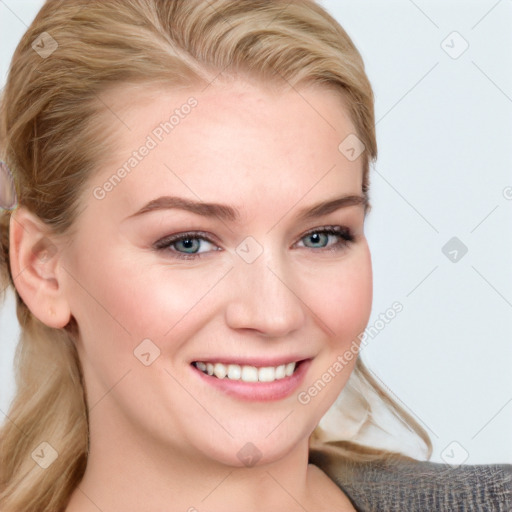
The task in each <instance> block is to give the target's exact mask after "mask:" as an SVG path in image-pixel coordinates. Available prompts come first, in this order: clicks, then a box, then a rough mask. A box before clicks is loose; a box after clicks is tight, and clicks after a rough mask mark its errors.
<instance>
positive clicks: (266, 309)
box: [225, 252, 307, 337]
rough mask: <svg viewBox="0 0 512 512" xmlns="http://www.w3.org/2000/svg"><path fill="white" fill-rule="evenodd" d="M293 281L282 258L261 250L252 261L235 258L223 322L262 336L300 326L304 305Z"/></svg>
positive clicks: (294, 279) (305, 309)
mask: <svg viewBox="0 0 512 512" xmlns="http://www.w3.org/2000/svg"><path fill="white" fill-rule="evenodd" d="M294 281H295V286H294ZM297 284H298V283H297V279H296V278H295V277H294V276H293V272H292V270H291V268H290V267H289V265H286V262H285V261H284V258H279V257H278V256H277V257H272V256H271V255H269V254H268V253H267V252H264V253H263V254H262V255H261V256H260V257H259V258H258V259H257V260H256V261H254V262H252V263H246V262H245V261H241V260H238V261H237V262H236V264H235V268H234V269H233V270H232V271H231V280H230V283H229V285H228V286H229V291H228V293H229V301H228V305H227V308H226V313H225V315H226V323H227V325H228V326H229V327H231V328H232V329H250V330H254V331H257V332H258V334H261V335H262V336H266V337H284V336H286V335H289V334H290V333H292V332H293V331H296V330H298V329H300V328H301V327H302V326H303V325H304V324H305V321H306V312H307V306H306V305H305V303H304V302H303V301H302V300H301V297H300V293H299V292H298V290H297V289H298V288H299V287H298V285H297Z"/></svg>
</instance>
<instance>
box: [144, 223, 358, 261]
mask: <svg viewBox="0 0 512 512" xmlns="http://www.w3.org/2000/svg"><path fill="white" fill-rule="evenodd" d="M318 233H320V234H326V235H335V236H338V237H339V238H340V240H339V241H338V242H337V243H335V244H334V245H331V246H330V247H320V248H318V249H315V248H313V247H305V249H310V250H312V251H317V250H320V251H322V252H324V251H328V252H335V251H340V250H343V249H345V248H346V247H347V246H349V245H350V244H351V243H352V242H353V241H354V236H353V235H352V232H351V231H350V229H349V228H347V227H345V226H325V227H322V228H315V229H314V230H311V231H308V232H307V233H305V234H304V235H302V237H301V238H300V240H302V239H304V238H306V237H308V236H311V235H313V234H318ZM183 240H204V241H205V242H209V243H211V244H215V242H214V241H213V240H212V239H211V238H209V237H208V235H207V234H206V233H204V232H203V231H191V232H188V233H181V234H179V235H171V236H167V237H165V238H162V239H161V240H158V241H157V242H155V244H154V245H153V247H154V248H155V249H156V250H157V251H161V252H163V251H168V249H169V246H171V245H172V244H176V243H178V242H181V241H183ZM169 252H172V253H173V257H175V258H178V259H183V260H195V259H198V258H201V257H203V256H204V255H206V254H209V253H210V252H212V251H207V252H204V253H195V254H193V253H191V254H186V253H180V252H178V251H169Z"/></svg>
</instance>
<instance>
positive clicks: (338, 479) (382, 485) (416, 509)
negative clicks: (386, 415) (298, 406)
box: [309, 442, 512, 512]
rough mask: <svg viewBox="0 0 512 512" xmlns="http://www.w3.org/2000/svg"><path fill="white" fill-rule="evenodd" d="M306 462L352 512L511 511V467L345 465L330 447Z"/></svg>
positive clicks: (419, 463) (399, 462)
mask: <svg viewBox="0 0 512 512" xmlns="http://www.w3.org/2000/svg"><path fill="white" fill-rule="evenodd" d="M309 462H310V463H312V464H314V465H315V466H318V467H319V468H320V469H321V470H322V471H324V473H326V474H327V475H328V476H329V477H330V478H331V479H332V480H333V481H334V482H335V483H336V484H337V485H338V486H339V487H340V488H341V490H342V491H343V492H344V493H345V494H346V495H347V496H348V498H349V499H350V501H351V502H352V505H353V506H354V508H355V509H356V510H357V511H358V512H392V511H393V512H397V511H406V512H430V511H435V512H512V464H488V465H462V466H458V467H455V466H450V465H448V464H442V463H435V462H425V461H416V460H413V459H409V458H408V457H404V458H403V460H398V459H396V460H387V461H371V462H351V461H347V460H346V458H344V457H343V456H341V455H340V450H339V449H337V448H336V443H335V442H333V443H325V444H323V445H315V446H314V447H312V448H311V449H310V452H309Z"/></svg>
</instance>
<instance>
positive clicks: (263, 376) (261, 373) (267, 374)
mask: <svg viewBox="0 0 512 512" xmlns="http://www.w3.org/2000/svg"><path fill="white" fill-rule="evenodd" d="M258 380H259V381H260V382H274V381H275V380H276V370H275V368H274V367H272V366H267V367H265V368H260V369H259V370H258Z"/></svg>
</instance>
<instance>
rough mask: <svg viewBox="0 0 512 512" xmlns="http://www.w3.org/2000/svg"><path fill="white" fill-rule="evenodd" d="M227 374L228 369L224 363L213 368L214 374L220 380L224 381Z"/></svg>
mask: <svg viewBox="0 0 512 512" xmlns="http://www.w3.org/2000/svg"><path fill="white" fill-rule="evenodd" d="M227 373H228V372H227V371H226V367H225V366H224V365H223V364H222V363H216V364H215V366H214V367H213V374H214V375H215V377H217V378H219V379H223V378H224V377H225V376H226V375H227Z"/></svg>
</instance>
